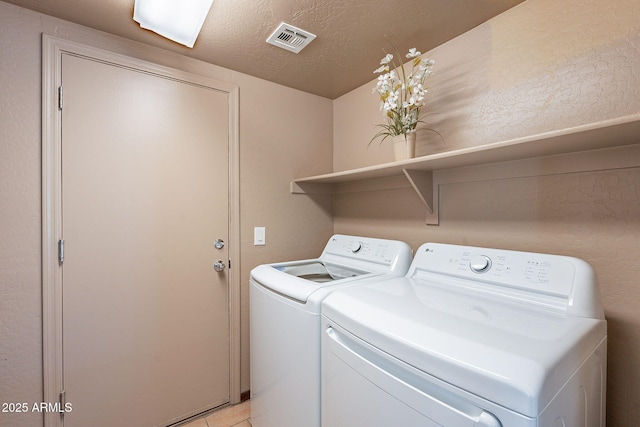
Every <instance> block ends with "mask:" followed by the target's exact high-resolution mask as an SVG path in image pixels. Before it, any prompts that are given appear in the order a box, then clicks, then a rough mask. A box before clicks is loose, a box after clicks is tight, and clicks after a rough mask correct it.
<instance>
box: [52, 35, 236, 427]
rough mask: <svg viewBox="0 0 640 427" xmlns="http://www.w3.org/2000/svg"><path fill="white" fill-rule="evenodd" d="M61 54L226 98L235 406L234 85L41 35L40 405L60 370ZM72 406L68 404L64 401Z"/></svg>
mask: <svg viewBox="0 0 640 427" xmlns="http://www.w3.org/2000/svg"><path fill="white" fill-rule="evenodd" d="M62 54H70V55H75V56H79V57H84V58H88V59H92V60H97V61H100V62H104V63H108V64H113V65H116V66H119V67H123V68H128V69H135V70H140V71H142V72H145V73H148V74H152V75H156V76H159V77H163V78H168V79H172V80H176V81H180V82H185V83H187V84H192V85H199V86H204V87H207V88H212V89H215V90H218V91H220V92H224V93H227V95H228V99H229V189H228V192H229V240H230V242H229V243H230V244H229V259H230V260H232V261H233V269H229V273H228V286H229V353H230V354H229V361H230V366H229V399H230V403H231V404H234V403H239V402H240V394H241V390H240V276H241V272H240V266H241V262H240V261H241V260H240V242H241V241H240V145H239V127H240V124H239V123H240V122H239V117H240V114H239V87H238V86H236V85H233V84H230V83H225V82H221V81H218V80H214V79H211V78H208V77H204V76H199V75H196V74H192V73H189V72H186V71H181V70H176V69H173V68H169V67H164V66H161V65H157V64H154V63H151V62H147V61H144V60H140V59H137V58H133V57H129V56H125V55H121V54H118V53H114V52H109V51H106V50H102V49H99V48H95V47H92V46H88V45H84V44H81V43H77V42H73V41H69V40H66V39H62V38H58V37H53V36H49V35H47V34H43V35H42V328H43V330H42V359H43V384H44V396H43V397H44V400H43V401H44V402H51V403H55V402H59V401H60V400H61V392H62V391H63V389H62V386H63V372H62V268H61V267H60V265H59V264H58V241H59V240H60V239H62V238H63V237H62V236H63V233H62V231H63V230H62V176H61V175H62V169H61V166H62V162H61V161H62V140H61V129H62V127H61V114H60V111H59V109H58V102H59V100H58V87H60V85H61V82H62V78H61V59H62ZM69 403H71V404H73V402H69ZM44 425H45V426H46V427H53V426H61V425H62V416H61V415H60V414H58V413H56V412H45V413H44Z"/></svg>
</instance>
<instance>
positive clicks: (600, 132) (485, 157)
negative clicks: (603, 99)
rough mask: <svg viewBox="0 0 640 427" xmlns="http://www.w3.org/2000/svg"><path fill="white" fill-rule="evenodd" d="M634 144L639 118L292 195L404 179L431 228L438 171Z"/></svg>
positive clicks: (340, 177)
mask: <svg viewBox="0 0 640 427" xmlns="http://www.w3.org/2000/svg"><path fill="white" fill-rule="evenodd" d="M631 144H640V114H636V115H631V116H625V117H621V118H618V119H613V120H607V121H604V122H598V123H593V124H589V125H584V126H579V127H575V128H569V129H563V130H560V131H554V132H548V133H543V134H539V135H534V136H529V137H524V138H517V139H513V140H509V141H502V142H496V143H491V144H486V145H481V146H476V147H469V148H463V149H459V150H453V151H447V152H442V153H437V154H433V155H428V156H423V157H418V158H414V159H409V160H403V161H398V162H392V163H385V164H381V165H375V166H368V167H363V168H358V169H353V170H347V171H341V172H334V173H328V174H324V175H317V176H311V177H306V178H299V179H295V180H293V181H292V182H291V193H293V194H309V193H334V192H335V191H336V189H337V188H338V186H340V185H344V184H347V183H348V184H349V185H351V186H353V185H357V186H358V188H361V189H362V190H369V191H370V190H375V189H383V188H385V186H387V187H386V188H393V187H388V186H389V185H390V184H389V178H394V177H398V176H400V177H402V176H403V177H404V178H405V179H406V180H408V182H409V184H410V185H411V187H413V188H414V190H415V191H416V193H417V194H418V197H419V198H420V199H421V200H422V202H423V203H424V204H425V206H426V208H427V224H433V225H435V224H438V197H439V194H438V187H439V185H438V184H437V183H435V182H434V172H438V171H442V170H448V169H455V168H463V167H469V166H477V165H486V164H494V163H501V162H509V161H514V160H524V159H532V158H537V157H543V156H554V155H563V154H568V153H580V152H584V151H590V150H597V149H605V148H613V147H622V146H626V145H631ZM634 153H635V151H634ZM568 167H570V166H568ZM396 188H397V187H396Z"/></svg>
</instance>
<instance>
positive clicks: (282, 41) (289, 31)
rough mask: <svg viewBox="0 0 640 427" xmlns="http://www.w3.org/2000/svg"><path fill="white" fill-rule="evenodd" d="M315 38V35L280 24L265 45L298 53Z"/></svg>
mask: <svg viewBox="0 0 640 427" xmlns="http://www.w3.org/2000/svg"><path fill="white" fill-rule="evenodd" d="M315 38H316V36H315V34H311V33H310V32H308V31H304V30H301V29H300V28H296V27H294V26H293V25H289V24H286V23H284V22H281V23H280V25H279V26H278V28H276V30H275V31H274V32H273V33H271V35H270V36H269V38H268V39H267V43H269V44H272V45H274V46H278V47H281V48H283V49H286V50H288V51H290V52H293V53H298V52H300V51H301V50H302V49H304V48H305V47H306V46H307V45H308V44H309V43H311V41H312V40H313V39H315Z"/></svg>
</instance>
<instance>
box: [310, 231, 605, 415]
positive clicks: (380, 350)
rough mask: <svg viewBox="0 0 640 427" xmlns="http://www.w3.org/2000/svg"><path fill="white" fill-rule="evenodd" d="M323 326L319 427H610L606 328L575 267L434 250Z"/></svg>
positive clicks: (358, 296) (343, 298) (346, 298)
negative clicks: (607, 426) (608, 419)
mask: <svg viewBox="0 0 640 427" xmlns="http://www.w3.org/2000/svg"><path fill="white" fill-rule="evenodd" d="M322 322H323V325H322V326H323V333H322V423H323V426H326V427H346V426H348V427H359V426H362V427H364V426H366V427H383V426H384V427H388V426H401V425H402V426H405V425H406V426H412V427H413V426H447V427H461V426H469V427H471V426H475V427H480V426H490V427H497V426H505V427H524V426H527V427H532V426H537V427H561V426H565V427H569V426H571V427H573V426H587V427H595V426H604V425H605V396H606V393H605V388H606V363H607V324H606V321H605V318H604V313H603V310H602V307H601V305H600V300H599V296H598V287H597V279H596V277H595V274H594V272H593V270H592V269H591V267H590V266H589V265H588V264H587V263H585V262H583V261H581V260H579V259H576V258H570V257H563V256H554V255H544V254H534V253H526V252H515V251H504V250H496V249H485V248H476V247H465V246H453V245H443V244H433V243H428V244H424V245H422V246H421V247H420V249H419V250H418V252H417V253H416V256H415V258H414V260H413V263H412V265H411V267H410V269H409V272H408V273H407V275H406V277H403V278H394V279H389V280H385V281H378V282H376V283H368V284H366V285H364V286H359V287H353V288H349V289H340V290H337V291H336V292H333V293H332V294H331V295H329V296H328V297H327V298H326V299H325V300H324V301H323V303H322Z"/></svg>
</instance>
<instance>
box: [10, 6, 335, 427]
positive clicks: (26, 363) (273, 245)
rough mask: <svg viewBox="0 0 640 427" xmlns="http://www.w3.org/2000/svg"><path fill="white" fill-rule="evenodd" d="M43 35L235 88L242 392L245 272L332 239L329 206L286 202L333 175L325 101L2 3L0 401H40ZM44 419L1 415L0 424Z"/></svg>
mask: <svg viewBox="0 0 640 427" xmlns="http://www.w3.org/2000/svg"><path fill="white" fill-rule="evenodd" d="M42 32H45V33H47V34H50V35H55V36H59V37H63V38H67V39H69V40H72V41H77V42H81V43H85V44H89V45H92V46H95V47H99V48H102V49H106V50H110V51H113V52H117V53H122V54H126V55H129V56H133V57H136V58H141V59H144V60H148V61H152V62H155V63H158V64H161V65H164V66H168V67H173V68H176V69H180V70H185V71H188V72H192V73H195V74H200V75H204V76H208V77H211V78H215V79H218V80H222V81H226V82H230V83H233V84H236V85H238V86H239V87H240V162H241V166H240V167H241V171H240V179H241V184H240V185H241V201H240V202H241V235H242V242H241V244H242V247H241V250H242V259H241V263H234V264H233V267H234V268H238V267H239V268H240V269H241V278H242V308H241V309H242V320H241V321H242V326H241V335H242V337H241V339H242V372H241V383H242V386H241V389H242V390H243V391H245V390H248V389H249V386H250V384H249V353H248V351H249V333H248V325H249V322H248V319H249V317H248V316H249V311H248V310H249V304H248V280H249V271H250V270H251V268H253V267H254V266H255V265H258V264H260V263H264V262H267V261H273V260H276V259H293V258H296V257H312V256H314V255H317V254H318V253H319V252H320V251H321V250H322V248H323V246H324V244H325V242H326V240H327V239H328V238H329V236H330V235H331V233H332V231H333V229H332V222H331V200H330V198H328V197H327V196H325V197H319V198H314V199H311V198H307V197H294V196H291V195H290V194H289V181H290V180H291V179H292V178H293V177H296V176H302V175H305V174H307V173H311V174H318V173H324V172H326V171H327V170H330V169H331V162H332V152H331V138H332V135H331V129H332V116H331V111H332V103H331V101H330V100H328V99H326V98H321V97H318V96H314V95H309V94H306V93H303V92H300V91H296V90H292V89H289V88H286V87H283V86H279V85H276V84H272V83H270V82H267V81H264V80H259V79H255V78H252V77H250V76H247V75H243V74H239V73H236V72H233V71H231V70H227V69H223V68H220V67H216V66H212V65H210V64H206V63H203V62H199V61H196V60H192V59H189V58H187V57H184V56H181V55H177V54H173V53H169V52H166V51H163V50H160V49H156V48H152V47H149V46H145V45H142V44H138V43H134V42H131V41H128V40H125V39H122V38H118V37H115V36H111V35H108V34H105V33H101V32H98V31H94V30H90V29H87V28H85V27H81V26H78V25H74V24H71V23H68V22H65V21H62V20H59V19H55V18H51V17H48V16H46V15H42V14H38V13H35V12H32V11H29V10H26V9H22V8H18V7H15V6H12V5H9V4H7V3H4V2H0V87H1V88H2V89H1V90H0V206H1V208H0V402H29V403H30V404H32V403H34V402H40V401H42V399H43V385H42V289H41V288H42V281H41V266H40V264H41V203H40V201H41V183H40V180H41V172H40V170H41V169H40V168H41V139H40V123H41V112H40V111H41V104H40V98H41V93H40V90H41V89H40V88H41V33H42ZM292 106H295V109H293V110H292ZM292 113H295V118H294V119H292V116H293V115H292ZM254 226H266V227H267V245H266V246H264V247H254V246H253V227H254ZM232 243H234V242H232ZM236 261H237V260H236ZM41 420H42V417H41V416H39V415H38V414H17V415H9V414H4V413H0V425H11V426H29V427H31V426H34V425H38V424H41V422H42V421H41Z"/></svg>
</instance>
